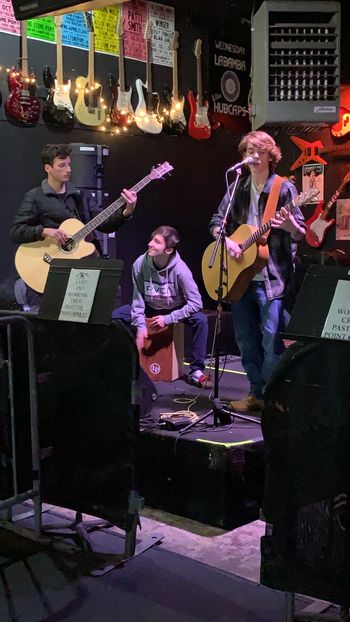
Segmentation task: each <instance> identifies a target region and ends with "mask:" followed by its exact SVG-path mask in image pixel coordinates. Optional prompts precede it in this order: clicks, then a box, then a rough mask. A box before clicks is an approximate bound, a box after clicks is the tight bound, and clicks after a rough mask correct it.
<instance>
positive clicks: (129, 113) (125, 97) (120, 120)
mask: <svg viewBox="0 0 350 622" xmlns="http://www.w3.org/2000/svg"><path fill="white" fill-rule="evenodd" d="M117 34H118V35H119V84H118V85H117V83H116V80H115V78H114V77H113V76H112V75H111V74H110V75H109V86H110V89H111V92H112V101H111V108H110V113H109V116H110V118H111V121H112V123H113V125H115V126H116V127H120V128H124V127H127V126H128V125H130V124H131V123H132V122H133V120H134V110H133V107H132V105H131V94H132V89H131V87H130V88H129V90H128V91H127V90H126V87H125V70H124V18H122V17H120V19H119V22H118V27H117Z"/></svg>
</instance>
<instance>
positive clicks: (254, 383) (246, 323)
mask: <svg viewBox="0 0 350 622" xmlns="http://www.w3.org/2000/svg"><path fill="white" fill-rule="evenodd" d="M231 310H232V318H233V327H234V333H235V338H236V342H237V345H238V347H239V349H240V351H241V355H242V365H243V367H244V369H245V371H246V372H247V377H248V380H249V382H250V392H249V393H250V395H254V396H255V397H258V398H260V397H261V396H262V394H263V390H264V387H265V384H266V382H267V380H268V378H269V377H270V375H271V374H272V372H273V370H274V368H275V366H276V365H277V363H278V361H279V359H280V357H281V355H282V354H283V352H284V345H283V341H282V337H281V336H280V335H279V332H280V331H283V330H284V328H285V323H284V304H283V299H281V298H275V299H274V300H268V299H267V296H266V290H265V285H264V282H263V281H252V282H251V283H250V285H249V287H248V289H247V290H246V291H245V292H244V294H243V296H242V297H241V298H240V299H239V300H238V301H237V302H234V303H233V304H232V305H231Z"/></svg>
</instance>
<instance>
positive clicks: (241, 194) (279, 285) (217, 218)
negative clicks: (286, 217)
mask: <svg viewBox="0 0 350 622" xmlns="http://www.w3.org/2000/svg"><path fill="white" fill-rule="evenodd" d="M275 177H276V174H275V173H271V174H270V176H269V177H268V179H267V181H266V183H265V186H264V188H263V190H262V192H261V193H260V197H259V206H258V208H259V217H260V220H261V219H262V216H263V213H264V209H265V206H266V203H267V199H268V196H269V193H270V190H271V187H272V184H273V181H274V179H275ZM231 189H232V186H231V187H230V190H229V191H227V192H226V194H225V196H224V198H223V199H222V201H221V203H220V205H219V207H218V211H217V212H216V214H214V215H213V217H212V219H211V221H210V224H209V227H210V230H212V229H213V228H214V227H217V226H220V225H221V222H222V219H223V217H224V215H225V212H226V209H227V205H228V202H229V199H230V192H231ZM250 191H251V177H250V175H249V176H248V177H244V178H243V179H241V180H240V182H239V184H238V187H237V191H236V195H235V198H234V201H233V205H232V207H231V210H230V213H229V216H228V222H227V235H231V234H232V233H233V232H234V231H235V230H236V229H237V227H239V226H240V225H242V224H245V223H246V222H247V219H248V214H249V207H250ZM296 196H297V190H296V187H295V186H294V184H293V183H292V182H290V181H289V180H287V179H286V180H285V181H283V184H282V187H281V190H280V195H279V199H278V203H277V210H279V209H280V208H281V207H283V206H284V205H287V203H289V202H290V201H292V200H293V199H295V197H296ZM291 213H292V214H293V216H294V218H295V220H296V221H297V223H298V224H299V225H300V226H301V227H303V228H304V217H303V214H302V213H301V210H300V209H299V207H296V206H293V207H292V208H291ZM268 248H269V253H270V254H269V260H268V263H267V266H266V267H265V268H264V269H263V270H262V274H263V276H264V282H265V287H266V295H267V298H268V299H269V300H272V299H273V298H281V297H283V295H284V293H285V290H286V287H287V286H288V285H290V283H291V280H292V277H293V275H294V259H295V255H296V249H297V244H296V242H294V241H293V240H292V237H291V235H290V233H288V232H287V231H283V230H282V229H271V231H270V234H269V237H268Z"/></svg>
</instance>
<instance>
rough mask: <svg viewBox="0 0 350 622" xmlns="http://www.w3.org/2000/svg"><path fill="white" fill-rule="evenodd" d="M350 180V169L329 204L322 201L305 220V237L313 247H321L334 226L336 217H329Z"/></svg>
mask: <svg viewBox="0 0 350 622" xmlns="http://www.w3.org/2000/svg"><path fill="white" fill-rule="evenodd" d="M349 181H350V171H349V172H348V173H346V175H345V176H344V178H343V180H342V182H341V184H340V185H339V186H338V188H337V190H336V191H335V193H334V194H333V196H331V198H330V199H329V201H328V203H327V205H326V206H325V205H324V201H320V202H319V203H318V205H317V206H316V209H315V211H314V213H313V214H312V216H311V217H310V218H309V219H308V220H307V221H306V222H305V225H306V236H305V239H306V241H307V243H308V244H309V245H310V246H312V247H313V248H319V247H320V246H321V245H322V244H323V242H324V240H325V237H326V235H327V231H328V229H330V228H331V227H333V225H334V224H335V218H329V212H330V210H331V209H332V207H333V205H334V203H335V202H336V200H337V198H338V197H339V195H340V194H341V192H342V190H343V189H344V187H345V186H346V184H347V183H348V182H349Z"/></svg>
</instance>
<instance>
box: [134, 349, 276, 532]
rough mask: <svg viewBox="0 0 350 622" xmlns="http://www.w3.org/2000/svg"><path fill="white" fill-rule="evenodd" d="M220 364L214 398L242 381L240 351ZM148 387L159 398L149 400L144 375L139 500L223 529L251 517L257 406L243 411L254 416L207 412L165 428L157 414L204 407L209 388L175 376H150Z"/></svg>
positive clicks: (234, 394)
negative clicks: (223, 419) (184, 427)
mask: <svg viewBox="0 0 350 622" xmlns="http://www.w3.org/2000/svg"><path fill="white" fill-rule="evenodd" d="M223 365H225V370H224V371H220V376H221V377H220V383H219V398H220V399H221V400H222V401H223V402H226V401H229V400H230V399H239V398H240V397H242V396H243V395H244V394H245V393H246V391H247V387H248V385H247V379H246V375H245V372H244V371H243V369H242V366H241V361H240V358H239V357H237V356H232V355H231V356H228V357H227V360H226V364H225V358H224V357H221V359H220V369H221V370H223ZM183 371H184V373H185V374H186V373H187V372H188V366H186V365H184V367H183ZM211 373H212V374H213V370H211ZM154 389H155V390H156V392H157V394H158V397H157V398H156V399H155V400H154V401H151V398H152V395H153V397H154V396H155V393H154V391H152V387H150V386H149V384H147V381H146V390H145V393H146V395H145V401H146V407H144V408H143V412H142V415H143V416H142V417H141V422H140V435H139V446H138V447H139V451H138V468H137V476H138V488H139V492H140V494H141V495H142V496H144V497H145V501H146V504H147V505H148V506H151V507H153V508H158V509H161V510H164V511H167V512H171V513H173V514H178V515H181V516H185V517H187V518H191V519H194V520H198V521H200V522H203V523H207V524H209V525H213V526H218V527H221V528H224V529H233V528H235V527H238V526H239V525H243V524H246V523H249V522H251V521H253V520H255V519H257V518H258V517H259V509H260V503H261V497H262V492H263V478H264V454H263V438H262V434H261V427H260V417H259V413H249V417H251V418H253V419H254V420H255V422H250V421H245V420H242V419H240V418H238V417H233V416H232V417H229V422H228V423H227V424H225V425H222V424H221V423H220V421H219V422H218V423H219V425H218V426H216V427H215V426H214V417H213V414H212V413H210V414H209V415H208V417H207V418H205V419H204V420H203V421H202V422H199V423H196V424H195V425H194V427H193V428H192V429H191V430H188V431H187V432H185V434H183V433H182V431H181V430H168V429H165V424H164V422H161V423H159V420H160V416H161V414H162V413H169V412H177V411H182V410H183V411H185V410H186V409H189V410H190V411H191V412H194V413H196V414H197V415H199V417H200V416H201V415H204V414H206V413H209V412H210V411H211V408H212V397H213V389H211V390H208V389H204V390H200V389H197V388H196V387H194V386H191V385H188V384H187V383H186V382H185V381H184V380H182V379H179V380H175V381H173V382H156V383H154ZM147 410H148V412H147ZM247 414H248V413H247ZM170 425H171V423H170Z"/></svg>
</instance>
